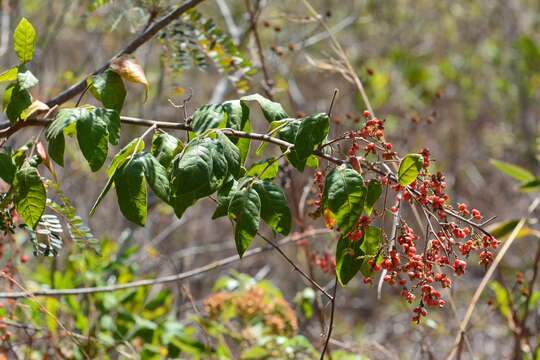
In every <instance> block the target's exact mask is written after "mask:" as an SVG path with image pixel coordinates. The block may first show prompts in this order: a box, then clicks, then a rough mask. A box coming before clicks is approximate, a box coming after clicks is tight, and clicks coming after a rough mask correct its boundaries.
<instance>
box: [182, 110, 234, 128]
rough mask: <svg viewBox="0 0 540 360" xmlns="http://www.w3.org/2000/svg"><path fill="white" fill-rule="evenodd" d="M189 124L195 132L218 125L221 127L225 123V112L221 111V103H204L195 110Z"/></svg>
mask: <svg viewBox="0 0 540 360" xmlns="http://www.w3.org/2000/svg"><path fill="white" fill-rule="evenodd" d="M191 124H192V126H193V131H195V132H196V133H202V132H204V131H206V130H208V129H214V128H218V127H221V128H223V127H225V125H226V124H227V113H226V112H225V111H223V109H222V107H221V105H204V106H202V107H200V108H198V109H197V110H195V112H194V113H193V115H192V121H191Z"/></svg>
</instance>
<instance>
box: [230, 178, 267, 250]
mask: <svg viewBox="0 0 540 360" xmlns="http://www.w3.org/2000/svg"><path fill="white" fill-rule="evenodd" d="M229 217H230V218H231V219H232V220H234V221H235V225H234V240H235V243H236V251H237V252H238V255H240V257H242V255H244V252H245V251H246V250H247V249H248V248H249V246H250V245H251V241H252V240H253V238H254V237H255V235H256V234H257V231H258V230H259V223H260V221H261V200H260V199H259V195H258V194H257V191H255V190H254V189H253V188H252V187H250V186H246V187H244V188H243V189H240V190H238V191H236V192H235V193H234V195H233V197H232V199H231V204H230V206H229Z"/></svg>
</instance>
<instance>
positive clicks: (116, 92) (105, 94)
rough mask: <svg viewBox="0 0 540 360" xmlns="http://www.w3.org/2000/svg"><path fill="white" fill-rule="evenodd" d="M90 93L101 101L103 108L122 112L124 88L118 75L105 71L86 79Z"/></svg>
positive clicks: (124, 97) (124, 96)
mask: <svg viewBox="0 0 540 360" xmlns="http://www.w3.org/2000/svg"><path fill="white" fill-rule="evenodd" d="M88 86H89V88H90V92H91V93H92V94H93V95H94V97H95V98H96V99H98V100H99V101H101V103H102V104H103V106H104V107H106V108H108V109H113V110H116V111H117V112H118V113H120V112H121V111H122V107H123V106H124V101H125V100H126V87H125V86H124V82H123V80H122V78H121V77H120V75H118V74H117V73H115V72H114V71H112V70H110V69H107V70H105V71H104V72H103V73H101V74H98V75H94V76H92V77H91V78H89V79H88Z"/></svg>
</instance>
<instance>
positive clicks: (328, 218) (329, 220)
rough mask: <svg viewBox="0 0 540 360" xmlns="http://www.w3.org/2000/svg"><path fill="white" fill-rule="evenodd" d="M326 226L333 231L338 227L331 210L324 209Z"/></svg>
mask: <svg viewBox="0 0 540 360" xmlns="http://www.w3.org/2000/svg"><path fill="white" fill-rule="evenodd" d="M323 216H324V224H325V225H326V227H327V228H328V229H333V228H334V227H335V226H336V216H335V215H334V213H333V212H332V211H331V210H330V209H324V212H323Z"/></svg>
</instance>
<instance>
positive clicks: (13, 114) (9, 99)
mask: <svg viewBox="0 0 540 360" xmlns="http://www.w3.org/2000/svg"><path fill="white" fill-rule="evenodd" d="M30 105H32V96H31V95H30V93H29V92H28V90H24V89H21V88H20V86H19V85H18V84H16V83H14V84H11V85H9V86H8V87H7V88H6V90H5V91H4V112H5V113H6V116H7V118H8V119H9V121H10V122H11V123H15V122H17V120H18V119H19V117H20V115H21V114H22V112H23V111H24V110H25V109H26V108H27V107H29V106H30Z"/></svg>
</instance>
